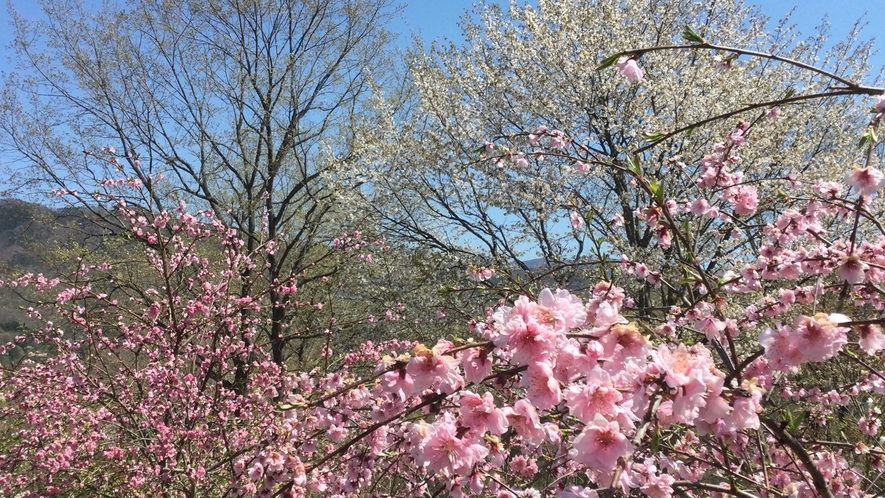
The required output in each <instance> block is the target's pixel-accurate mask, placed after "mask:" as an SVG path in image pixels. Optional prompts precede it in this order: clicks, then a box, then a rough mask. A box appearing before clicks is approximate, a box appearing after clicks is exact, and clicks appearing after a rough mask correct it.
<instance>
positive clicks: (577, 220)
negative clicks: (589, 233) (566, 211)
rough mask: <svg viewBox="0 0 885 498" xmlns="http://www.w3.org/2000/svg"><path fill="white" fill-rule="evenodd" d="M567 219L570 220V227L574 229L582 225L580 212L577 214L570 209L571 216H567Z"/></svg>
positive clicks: (578, 228)
mask: <svg viewBox="0 0 885 498" xmlns="http://www.w3.org/2000/svg"><path fill="white" fill-rule="evenodd" d="M569 219H570V220H571V223H572V228H574V229H575V230H580V229H581V227H582V226H584V220H583V218H581V215H580V214H578V213H576V212H574V211H572V214H571V216H569Z"/></svg>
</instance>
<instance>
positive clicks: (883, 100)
mask: <svg viewBox="0 0 885 498" xmlns="http://www.w3.org/2000/svg"><path fill="white" fill-rule="evenodd" d="M876 110H877V111H879V112H885V95H879V96H878V97H876Z"/></svg>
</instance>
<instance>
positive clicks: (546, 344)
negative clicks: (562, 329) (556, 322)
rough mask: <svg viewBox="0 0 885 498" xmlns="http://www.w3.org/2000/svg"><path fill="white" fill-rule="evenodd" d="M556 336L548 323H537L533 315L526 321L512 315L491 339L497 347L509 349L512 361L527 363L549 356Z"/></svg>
mask: <svg viewBox="0 0 885 498" xmlns="http://www.w3.org/2000/svg"><path fill="white" fill-rule="evenodd" d="M556 336H557V334H556V333H555V332H554V330H553V327H552V326H550V325H549V324H546V323H543V324H542V323H538V321H537V319H535V318H534V317H531V318H529V319H528V321H526V320H525V319H524V318H523V317H522V316H521V315H514V316H511V317H510V319H509V320H507V322H506V323H505V324H504V328H503V330H502V331H501V333H500V334H499V335H498V336H497V337H495V338H494V339H493V340H492V341H493V342H494V344H495V346H497V347H499V348H508V349H510V351H511V353H512V355H513V360H514V361H516V362H517V363H519V364H520V365H528V364H529V363H532V362H534V361H541V360H544V359H546V358H548V357H549V356H550V354H551V353H552V352H553V350H554V348H555V342H554V341H555V338H556Z"/></svg>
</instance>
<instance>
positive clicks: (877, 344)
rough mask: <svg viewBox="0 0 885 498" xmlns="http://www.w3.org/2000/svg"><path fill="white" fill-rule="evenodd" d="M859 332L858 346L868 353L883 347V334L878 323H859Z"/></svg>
mask: <svg viewBox="0 0 885 498" xmlns="http://www.w3.org/2000/svg"><path fill="white" fill-rule="evenodd" d="M857 330H858V332H859V333H860V348H861V349H863V350H864V352H866V353H867V354H869V355H874V354H876V353H877V352H879V351H881V350H882V349H885V334H883V333H882V327H880V326H878V325H860V326H858V327H857Z"/></svg>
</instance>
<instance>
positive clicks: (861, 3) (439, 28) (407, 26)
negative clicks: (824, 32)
mask: <svg viewBox="0 0 885 498" xmlns="http://www.w3.org/2000/svg"><path fill="white" fill-rule="evenodd" d="M90 1H93V2H94V0H85V3H87V4H88V3H90ZM519 1H520V3H522V2H523V1H524V0H519ZM661 1H666V0H661ZM36 3H37V2H35V1H34V0H12V4H13V5H14V6H15V8H16V9H18V10H19V11H21V12H22V13H24V14H26V15H27V16H28V17H31V16H37V15H39V8H38V7H37V6H36ZM94 3H97V2H94ZM474 3H475V2H474V1H473V0H412V1H410V2H407V3H406V6H405V9H404V10H403V11H402V13H401V15H400V16H399V18H398V19H397V20H396V21H395V22H394V23H393V25H392V26H391V29H392V30H394V31H397V32H400V33H403V34H404V36H403V40H404V42H408V40H409V38H410V37H409V36H408V33H409V32H410V31H414V32H417V33H420V34H421V36H422V38H423V39H424V40H425V42H430V41H432V40H434V39H440V38H443V37H448V38H450V39H452V40H454V41H456V42H457V41H460V40H461V36H460V30H459V28H458V24H457V23H458V19H459V18H460V17H461V16H462V15H463V14H464V12H466V11H468V10H470V9H471V7H472V5H473V4H474ZM499 3H502V4H506V3H507V0H502V1H499ZM533 3H534V2H533ZM756 3H757V4H759V5H761V6H762V10H763V12H765V13H766V14H767V15H769V16H770V17H772V18H778V19H779V18H781V17H783V16H784V15H785V14H787V13H788V12H789V11H790V10H791V9H793V8H795V13H794V16H793V21H794V23H795V24H796V26H797V27H798V29H799V30H800V31H802V32H803V33H811V32H812V31H813V30H814V28H815V26H817V25H818V24H819V23H820V20H821V18H822V17H823V15H824V14H827V15H828V17H829V20H830V22H831V23H832V25H833V31H832V35H833V36H832V39H834V40H838V39H841V38H842V37H844V35H845V34H847V33H848V31H849V30H850V29H851V26H852V25H853V24H854V22H855V21H856V20H857V19H858V18H860V17H861V16H862V15H864V14H865V13H866V14H867V17H866V19H867V20H869V21H870V26H868V27H867V28H866V29H865V30H864V33H865V34H866V35H868V36H872V35H873V34H874V33H875V32H876V31H877V30H876V29H874V28H873V27H872V26H873V25H874V23H877V22H881V19H882V17H881V16H882V12H881V11H882V7H885V0H837V1H833V0H805V1H801V0H762V1H759V2H756ZM797 4H798V5H797ZM2 12H3V14H0V20H3V21H8V19H7V18H8V16H7V15H6V10H5V9H3V10H2ZM877 13H878V17H876V15H875V14H877ZM3 24H6V23H5V22H4V23H3ZM878 31H879V32H883V33H885V31H883V30H881V29H880V30H878ZM10 35H11V29H10V28H8V27H7V26H0V46H2V47H3V50H2V53H3V54H4V57H3V58H2V59H0V70H2V71H8V70H9V69H10V67H9V65H8V63H7V57H8V55H9V53H10V52H9V50H8V49H7V48H6V46H7V45H8V44H9V41H10ZM877 46H879V47H881V49H882V50H881V51H883V52H885V35H883V36H881V37H880V40H879V41H878V43H877ZM877 61H878V63H879V65H882V64H885V54H881V53H880V54H879V57H878V58H877Z"/></svg>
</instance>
